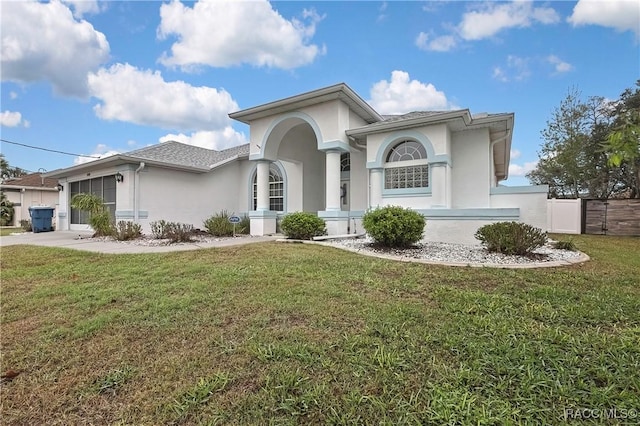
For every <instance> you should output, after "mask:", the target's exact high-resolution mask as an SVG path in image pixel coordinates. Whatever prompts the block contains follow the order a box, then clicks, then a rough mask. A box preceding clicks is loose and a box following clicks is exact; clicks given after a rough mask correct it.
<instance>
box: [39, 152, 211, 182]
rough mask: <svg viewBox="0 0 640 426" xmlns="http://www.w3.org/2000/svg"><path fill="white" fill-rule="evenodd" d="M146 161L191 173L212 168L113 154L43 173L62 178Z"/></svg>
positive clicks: (202, 171)
mask: <svg viewBox="0 0 640 426" xmlns="http://www.w3.org/2000/svg"><path fill="white" fill-rule="evenodd" d="M140 163H145V164H146V165H147V166H155V167H160V168H164V169H172V170H182V171H186V172H191V173H205V172H208V171H209V170H210V168H205V167H193V166H182V165H179V164H172V163H165V162H162V161H155V160H148V159H145V158H139V157H130V156H128V155H112V156H109V157H105V158H101V159H99V160H94V161H89V162H87V163H83V164H78V165H76V166H72V167H67V168H65V169H57V170H53V171H50V172H48V173H45V174H43V176H45V177H49V178H54V179H60V178H64V177H67V176H71V175H78V174H82V173H85V172H89V171H92V170H96V169H103V168H106V167H117V166H120V165H124V164H140Z"/></svg>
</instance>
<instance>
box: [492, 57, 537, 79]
mask: <svg viewBox="0 0 640 426" xmlns="http://www.w3.org/2000/svg"><path fill="white" fill-rule="evenodd" d="M529 62H530V58H523V57H520V56H515V55H509V56H507V63H506V65H505V66H496V67H494V68H493V78H495V79H496V80H498V81H501V82H503V83H506V82H509V81H523V80H526V79H527V78H529V77H530V76H531V70H530V68H529Z"/></svg>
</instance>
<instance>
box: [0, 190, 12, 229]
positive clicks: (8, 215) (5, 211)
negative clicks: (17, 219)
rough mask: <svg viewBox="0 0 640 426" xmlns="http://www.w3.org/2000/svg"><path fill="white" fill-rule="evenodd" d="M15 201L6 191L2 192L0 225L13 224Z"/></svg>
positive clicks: (0, 198)
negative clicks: (10, 198) (10, 199)
mask: <svg viewBox="0 0 640 426" xmlns="http://www.w3.org/2000/svg"><path fill="white" fill-rule="evenodd" d="M13 214H14V210H13V203H12V202H11V201H9V199H8V198H7V195H6V194H5V193H4V192H0V226H7V225H11V223H12V222H13Z"/></svg>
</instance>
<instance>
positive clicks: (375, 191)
mask: <svg viewBox="0 0 640 426" xmlns="http://www.w3.org/2000/svg"><path fill="white" fill-rule="evenodd" d="M382 171H383V170H382V169H381V168H380V169H369V191H370V193H369V204H370V205H369V207H371V208H376V207H378V206H382Z"/></svg>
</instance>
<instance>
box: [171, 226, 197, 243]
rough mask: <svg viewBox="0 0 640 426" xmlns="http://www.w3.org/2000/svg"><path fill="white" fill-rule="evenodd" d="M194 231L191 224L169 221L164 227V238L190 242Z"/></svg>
mask: <svg viewBox="0 0 640 426" xmlns="http://www.w3.org/2000/svg"><path fill="white" fill-rule="evenodd" d="M194 233H195V230H194V229H193V225H187V224H186V223H177V222H169V223H167V225H166V227H165V235H166V238H169V239H170V240H171V242H172V243H188V242H191V241H193V234H194Z"/></svg>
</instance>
